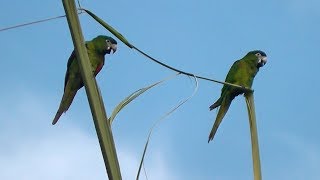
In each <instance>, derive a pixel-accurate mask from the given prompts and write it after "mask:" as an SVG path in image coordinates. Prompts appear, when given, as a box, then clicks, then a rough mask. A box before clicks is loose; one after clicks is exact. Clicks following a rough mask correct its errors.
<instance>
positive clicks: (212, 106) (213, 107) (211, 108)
mask: <svg viewBox="0 0 320 180" xmlns="http://www.w3.org/2000/svg"><path fill="white" fill-rule="evenodd" d="M221 102H222V98H221V97H220V98H219V99H218V100H217V101H216V102H215V103H213V104H212V105H211V106H210V107H209V109H210V111H211V110H213V109H215V108H217V107H218V106H220V105H221Z"/></svg>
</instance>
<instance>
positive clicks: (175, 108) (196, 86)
mask: <svg viewBox="0 0 320 180" xmlns="http://www.w3.org/2000/svg"><path fill="white" fill-rule="evenodd" d="M193 77H194V80H195V84H196V85H195V88H194V91H193V92H192V94H191V95H190V96H189V97H187V98H186V99H184V100H182V101H180V102H179V103H178V105H176V106H175V107H173V108H172V109H171V110H170V111H168V112H167V113H166V114H164V115H163V116H162V117H161V118H160V119H158V120H157V121H156V122H155V123H154V124H153V126H152V127H151V128H150V131H149V134H148V137H147V141H146V143H145V146H144V149H143V154H142V157H141V160H140V165H139V169H138V173H137V177H136V180H138V179H139V176H140V172H141V168H142V166H143V162H144V158H145V155H146V152H147V148H148V145H149V142H150V139H151V135H152V132H153V130H154V128H155V127H156V126H157V125H158V124H159V123H160V122H161V121H162V120H164V119H165V118H167V117H168V116H169V115H171V114H172V113H173V112H174V111H176V110H177V109H178V108H179V107H181V106H182V105H183V104H185V103H186V102H187V101H189V100H190V99H191V98H192V97H193V96H194V95H195V94H196V93H197V91H198V87H199V84H198V79H197V77H195V76H193Z"/></svg>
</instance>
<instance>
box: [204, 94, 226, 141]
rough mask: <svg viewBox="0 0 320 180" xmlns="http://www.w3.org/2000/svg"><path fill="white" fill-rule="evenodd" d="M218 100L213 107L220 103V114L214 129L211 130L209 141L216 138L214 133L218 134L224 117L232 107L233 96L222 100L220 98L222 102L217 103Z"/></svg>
mask: <svg viewBox="0 0 320 180" xmlns="http://www.w3.org/2000/svg"><path fill="white" fill-rule="evenodd" d="M218 101H219V100H218ZM218 101H217V102H216V103H214V104H213V105H212V106H213V109H214V108H216V107H217V106H219V105H220V108H219V111H218V114H217V117H216V121H215V122H214V124H213V127H212V130H211V132H210V135H209V139H208V143H209V142H210V141H211V140H212V139H213V138H214V135H215V134H216V132H217V130H218V127H219V125H220V123H221V121H222V119H223V117H224V116H225V115H226V113H227V111H228V109H229V107H230V104H231V101H232V98H231V97H230V96H226V97H224V98H222V100H220V101H221V102H220V104H219V105H217V103H218ZM210 107H211V106H210Z"/></svg>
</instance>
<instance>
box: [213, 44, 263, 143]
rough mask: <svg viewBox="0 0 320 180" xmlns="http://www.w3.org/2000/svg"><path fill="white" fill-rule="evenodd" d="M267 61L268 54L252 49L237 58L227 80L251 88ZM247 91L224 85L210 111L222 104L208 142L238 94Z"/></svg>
mask: <svg viewBox="0 0 320 180" xmlns="http://www.w3.org/2000/svg"><path fill="white" fill-rule="evenodd" d="M266 63H267V55H266V53H264V52H263V51H259V50H255V51H250V52H249V53H248V54H247V55H245V56H244V57H243V58H242V59H240V60H237V61H236V62H234V63H233V65H232V66H231V68H230V70H229V72H228V74H227V77H226V80H225V81H226V82H228V83H232V84H237V85H240V86H242V87H246V88H251V86H252V83H253V79H254V77H255V75H256V74H257V73H258V71H259V68H260V67H262V66H264V65H265V64H266ZM243 93H245V90H243V89H240V88H237V87H232V86H229V85H224V86H223V88H222V90H221V96H220V98H219V99H218V100H217V101H216V102H215V103H214V104H212V105H211V106H210V107H209V109H210V111H211V110H213V109H215V108H217V107H218V106H220V108H219V111H218V114H217V117H216V121H215V122H214V124H213V127H212V130H211V132H210V135H209V140H208V143H209V142H210V141H211V140H212V139H213V137H214V135H215V134H216V132H217V129H218V127H219V125H220V123H221V121H222V119H223V117H224V115H225V114H226V113H227V111H228V109H229V107H230V104H231V101H232V100H233V99H234V98H235V97H236V96H238V95H240V94H243Z"/></svg>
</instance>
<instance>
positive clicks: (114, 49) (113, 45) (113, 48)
mask: <svg viewBox="0 0 320 180" xmlns="http://www.w3.org/2000/svg"><path fill="white" fill-rule="evenodd" d="M111 50H112V54H114V53H115V52H116V51H117V44H112V45H111Z"/></svg>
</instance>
